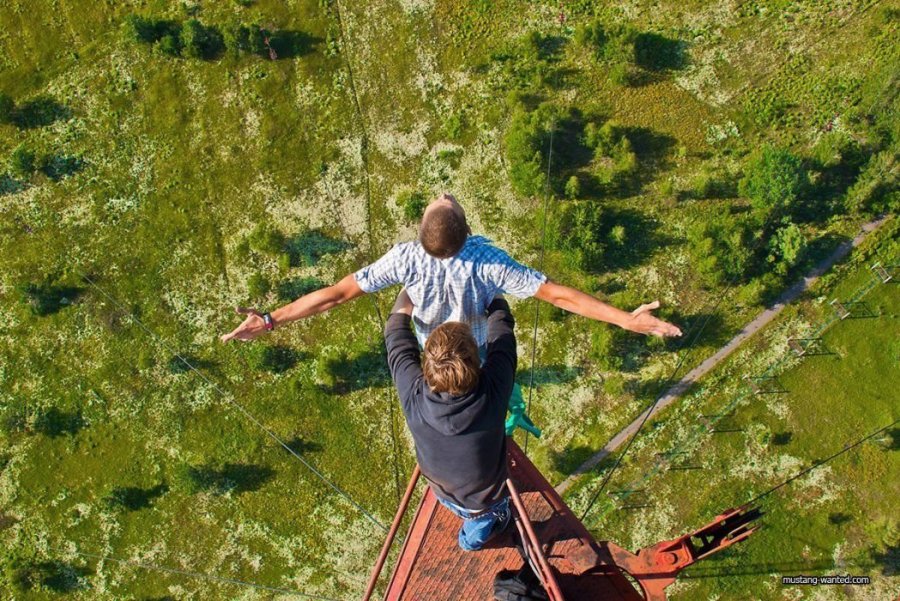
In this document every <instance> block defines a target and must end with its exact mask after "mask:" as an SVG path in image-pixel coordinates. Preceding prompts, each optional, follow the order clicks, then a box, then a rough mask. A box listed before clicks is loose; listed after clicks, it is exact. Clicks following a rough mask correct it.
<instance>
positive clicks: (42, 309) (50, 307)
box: [18, 277, 81, 317]
mask: <svg viewBox="0 0 900 601" xmlns="http://www.w3.org/2000/svg"><path fill="white" fill-rule="evenodd" d="M18 291H19V298H20V299H21V301H22V302H23V303H25V304H26V305H28V307H29V308H30V309H31V313H32V314H33V315H37V316H39V317H44V316H47V315H51V314H53V313H56V312H57V311H60V310H61V309H62V308H63V307H65V306H67V305H70V304H71V303H72V302H73V301H74V300H75V299H76V298H77V297H78V296H79V294H80V293H81V289H79V288H74V287H71V286H60V285H58V284H55V283H54V278H52V277H48V278H45V279H44V281H43V282H40V283H33V282H32V283H27V284H22V285H20V286H18Z"/></svg>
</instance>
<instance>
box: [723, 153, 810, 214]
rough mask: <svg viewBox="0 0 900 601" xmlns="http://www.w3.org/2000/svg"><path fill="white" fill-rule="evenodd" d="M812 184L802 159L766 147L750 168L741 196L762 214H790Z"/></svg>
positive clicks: (743, 181)
mask: <svg viewBox="0 0 900 601" xmlns="http://www.w3.org/2000/svg"><path fill="white" fill-rule="evenodd" d="M807 184H808V179H807V176H806V171H805V170H804V168H803V165H802V163H801V162H800V159H799V158H797V157H796V156H794V155H793V154H792V153H791V152H790V151H789V150H786V149H783V148H775V147H773V146H766V147H764V148H763V150H762V152H761V153H760V154H758V155H757V156H756V157H754V158H753V159H752V160H751V161H750V163H749V164H748V165H747V169H746V174H745V175H744V178H743V179H742V180H741V182H740V187H739V189H740V192H741V194H743V195H744V196H746V197H747V198H749V199H750V203H751V204H752V205H753V207H754V208H755V209H757V210H759V211H765V212H769V211H774V212H776V213H780V212H786V211H790V210H791V209H792V208H794V207H795V206H796V204H797V201H798V200H799V199H800V197H801V196H802V194H803V193H804V192H805V190H806V187H807Z"/></svg>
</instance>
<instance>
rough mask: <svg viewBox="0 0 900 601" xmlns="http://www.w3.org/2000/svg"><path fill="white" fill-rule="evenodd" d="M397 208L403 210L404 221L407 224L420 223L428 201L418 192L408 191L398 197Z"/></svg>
mask: <svg viewBox="0 0 900 601" xmlns="http://www.w3.org/2000/svg"><path fill="white" fill-rule="evenodd" d="M397 206H398V207H400V208H401V209H403V219H405V220H406V222H407V223H418V221H419V220H420V219H422V215H423V214H424V213H425V207H427V206H428V201H427V200H426V199H425V195H424V194H422V193H421V192H419V191H418V190H406V191H404V192H401V193H400V195H399V196H397Z"/></svg>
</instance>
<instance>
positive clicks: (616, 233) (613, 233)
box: [609, 225, 627, 246]
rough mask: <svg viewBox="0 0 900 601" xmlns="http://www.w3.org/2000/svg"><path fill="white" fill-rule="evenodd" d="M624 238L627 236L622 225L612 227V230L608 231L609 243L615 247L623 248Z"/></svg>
mask: <svg viewBox="0 0 900 601" xmlns="http://www.w3.org/2000/svg"><path fill="white" fill-rule="evenodd" d="M626 238H627V234H626V232H625V226H624V225H614V226H613V228H612V229H611V230H609V241H610V242H612V243H613V244H615V245H616V246H624V245H625V240H626Z"/></svg>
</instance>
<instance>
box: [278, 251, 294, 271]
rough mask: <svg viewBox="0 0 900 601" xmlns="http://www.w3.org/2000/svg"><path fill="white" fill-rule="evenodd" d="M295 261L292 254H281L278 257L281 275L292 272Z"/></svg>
mask: <svg viewBox="0 0 900 601" xmlns="http://www.w3.org/2000/svg"><path fill="white" fill-rule="evenodd" d="M293 262H294V261H293V260H292V259H291V253H281V254H280V255H278V271H280V272H281V273H287V272H289V271H290V270H291V266H292V265H293Z"/></svg>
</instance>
